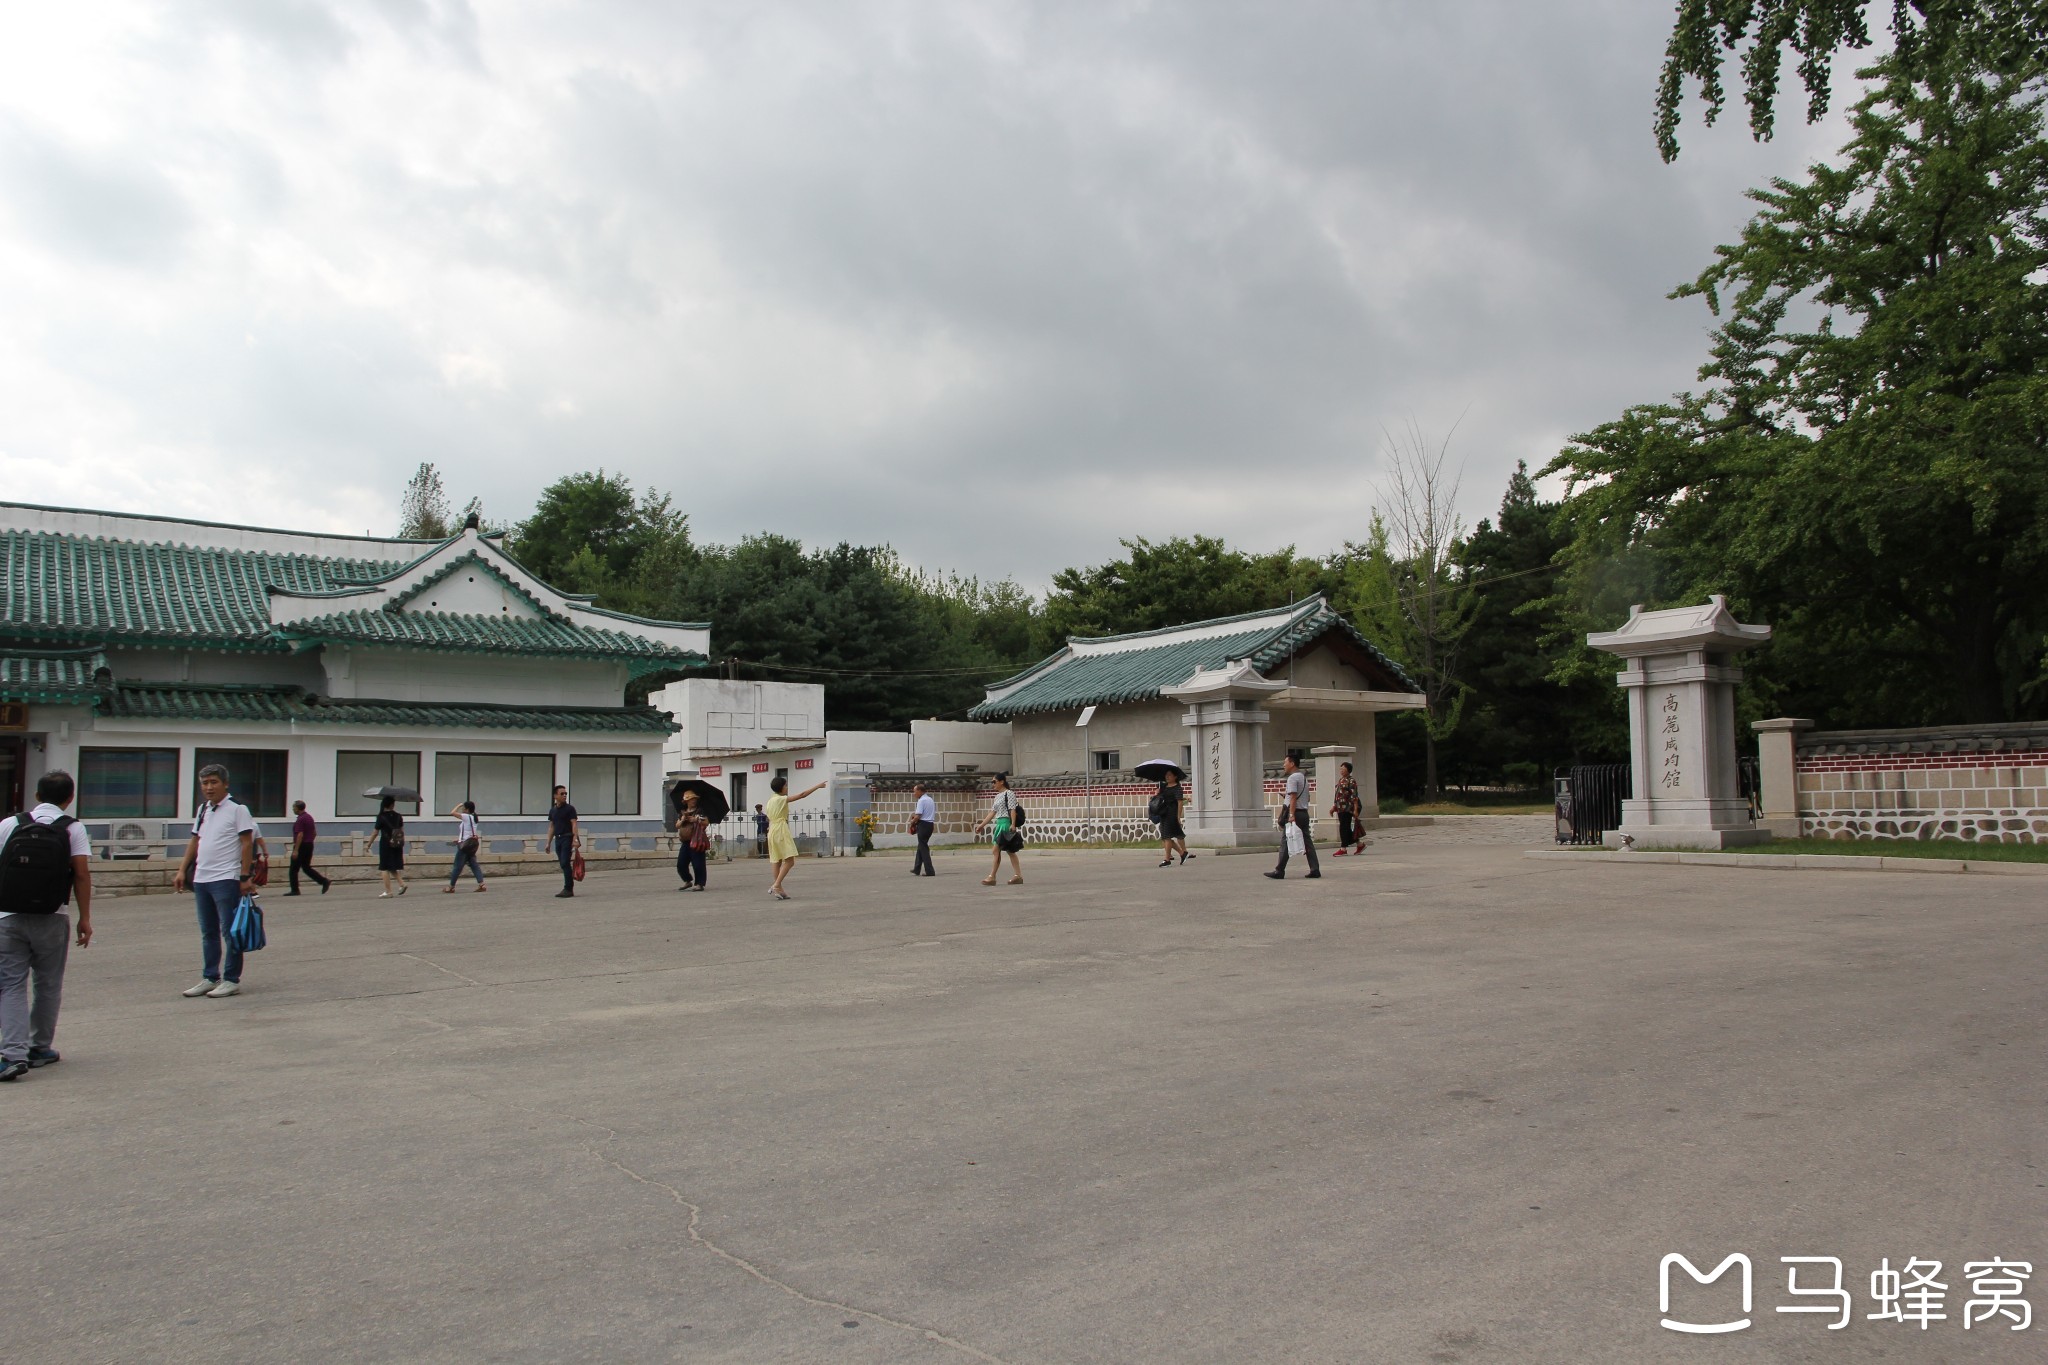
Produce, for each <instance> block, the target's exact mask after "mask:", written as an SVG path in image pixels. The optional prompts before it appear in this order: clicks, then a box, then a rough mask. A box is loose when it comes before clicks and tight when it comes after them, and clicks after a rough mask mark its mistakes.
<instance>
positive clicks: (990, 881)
mask: <svg viewBox="0 0 2048 1365" xmlns="http://www.w3.org/2000/svg"><path fill="white" fill-rule="evenodd" d="M981 884H982V885H983V886H994V885H995V884H996V879H995V878H994V877H983V878H982V879H981Z"/></svg>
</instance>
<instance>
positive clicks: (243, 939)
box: [227, 896, 268, 953]
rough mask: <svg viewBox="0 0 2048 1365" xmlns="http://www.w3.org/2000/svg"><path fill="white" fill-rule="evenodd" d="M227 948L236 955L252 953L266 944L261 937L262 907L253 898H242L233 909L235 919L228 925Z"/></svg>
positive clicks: (265, 940)
mask: <svg viewBox="0 0 2048 1365" xmlns="http://www.w3.org/2000/svg"><path fill="white" fill-rule="evenodd" d="M227 939H228V946H229V947H230V948H233V949H234V950H235V951H236V952H238V953H253V952H257V951H258V950H260V949H261V948H262V947H263V945H264V944H265V943H266V942H268V940H267V939H265V938H264V936H263V907H262V906H260V905H258V904H257V903H256V901H255V898H254V897H251V896H244V897H242V903H241V904H240V905H238V906H236V907H235V917H234V919H233V920H231V921H229V923H228V934H227Z"/></svg>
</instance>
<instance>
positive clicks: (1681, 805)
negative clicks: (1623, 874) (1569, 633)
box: [1586, 594, 1771, 849]
mask: <svg viewBox="0 0 2048 1365" xmlns="http://www.w3.org/2000/svg"><path fill="white" fill-rule="evenodd" d="M1770 638H1771V628H1770V627H1769V626H1753V625H1743V624H1742V623H1741V622H1739V621H1737V620H1736V619H1735V617H1734V615H1733V614H1732V613H1731V612H1730V611H1729V610H1728V603H1727V601H1726V600H1725V599H1724V598H1722V597H1721V596H1720V595H1719V594H1716V595H1714V596H1712V597H1710V598H1708V599H1707V603H1706V605H1705V606H1699V607H1675V608H1672V609H1670V610H1667V611H1644V610H1643V609H1642V608H1641V607H1631V608H1629V614H1628V621H1627V623H1626V624H1624V625H1623V626H1622V627H1621V629H1619V630H1613V631H1606V632H1596V633H1594V634H1592V635H1588V636H1587V637H1586V643H1587V644H1589V645H1591V646H1592V647H1593V648H1595V649H1598V650H1604V651H1605V652H1607V653H1609V654H1617V655H1620V656H1621V658H1622V659H1623V660H1625V661H1626V667H1624V668H1623V670H1622V671H1621V672H1620V673H1618V674H1616V675H1615V681H1616V682H1617V683H1619V684H1620V685H1621V686H1622V687H1623V688H1625V689H1626V690H1627V692H1628V741H1629V763H1630V769H1631V771H1630V783H1631V794H1630V798H1629V799H1628V800H1626V801H1623V802H1622V803H1621V828H1620V829H1617V830H1610V831H1608V834H1607V842H1608V843H1610V844H1620V843H1621V842H1622V836H1623V835H1629V836H1632V837H1633V838H1634V840H1635V843H1636V844H1637V845H1638V846H1639V847H1645V848H1703V849H1716V848H1729V847H1733V846H1736V845H1740V844H1757V843H1763V842H1764V841H1766V840H1768V839H1769V838H1770V837H1771V834H1770V831H1769V830H1768V829H1765V828H1763V827H1761V826H1759V825H1758V824H1757V823H1756V822H1755V821H1754V820H1752V819H1751V818H1750V814H1749V802H1748V801H1747V800H1746V799H1744V797H1743V796H1742V793H1741V790H1740V788H1739V786H1738V781H1737V774H1736V766H1735V685H1736V684H1737V683H1739V682H1741V681H1742V670H1741V669H1740V668H1737V667H1736V666H1735V664H1734V662H1733V660H1734V658H1735V655H1736V654H1737V653H1739V652H1740V651H1742V650H1746V649H1754V648H1756V647H1757V646H1758V645H1760V644H1763V643H1765V642H1766V641H1768V640H1769V639H1770Z"/></svg>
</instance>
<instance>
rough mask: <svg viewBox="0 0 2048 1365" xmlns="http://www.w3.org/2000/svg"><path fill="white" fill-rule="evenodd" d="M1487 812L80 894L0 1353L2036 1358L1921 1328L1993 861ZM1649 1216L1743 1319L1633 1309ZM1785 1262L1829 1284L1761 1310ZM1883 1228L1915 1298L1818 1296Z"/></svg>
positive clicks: (1950, 1196)
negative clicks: (1711, 855) (1904, 1304)
mask: <svg viewBox="0 0 2048 1365" xmlns="http://www.w3.org/2000/svg"><path fill="white" fill-rule="evenodd" d="M1532 828H1540V825H1537V826H1533V827H1532ZM1475 831H1476V832H1475ZM1489 831H1491V832H1489ZM1503 831H1505V833H1503ZM1524 838H1526V836H1525V835H1523V834H1521V833H1519V832H1518V829H1517V827H1515V826H1511V825H1499V826H1468V827H1446V828H1445V829H1440V830H1436V831H1427V830H1414V831H1403V832H1401V834H1400V836H1399V837H1394V836H1391V835H1390V836H1388V837H1387V838H1385V839H1383V840H1381V841H1380V843H1379V844H1378V845H1377V846H1376V847H1375V848H1374V850H1373V851H1372V852H1371V853H1370V854H1369V855H1367V856H1366V857H1365V858H1363V859H1336V858H1331V857H1329V856H1327V854H1326V855H1325V857H1324V859H1323V867H1324V872H1325V876H1324V878H1323V879H1322V880H1321V881H1319V882H1306V881H1301V880H1295V879H1290V880H1289V881H1287V882H1286V883H1284V884H1277V885H1276V884H1275V883H1272V882H1270V881H1267V880H1265V879H1264V878H1262V877H1260V876H1259V875H1258V874H1259V872H1260V871H1261V870H1262V869H1263V868H1264V867H1265V866H1266V863H1265V862H1264V860H1262V859H1260V858H1255V857H1213V856H1205V857H1200V858H1197V859H1196V860H1194V861H1192V862H1190V863H1189V864H1187V865H1186V866H1185V867H1180V868H1172V869H1159V868H1157V867H1155V866H1154V862H1155V859H1153V858H1152V857H1150V856H1148V855H1147V854H1146V853H1145V852H1143V851H1130V852H1117V853H1080V852H1076V853H1065V854H1061V853H1037V852H1032V853H1029V854H1027V858H1026V869H1027V876H1028V880H1027V882H1026V884H1025V885H1023V886H1021V887H1009V886H998V887H994V888H986V887H982V886H979V885H977V884H976V879H977V878H978V877H979V876H980V875H981V874H982V873H983V872H984V871H985V869H986V862H985V860H984V859H983V858H982V857H980V856H979V855H970V854H968V853H946V854H942V855H941V856H940V859H939V870H940V874H941V875H940V876H939V877H937V878H934V879H925V880H916V881H913V880H911V879H910V878H909V877H908V876H907V875H906V874H907V872H908V868H909V862H908V859H907V857H894V856H892V857H876V858H868V859H858V860H856V859H842V860H838V861H833V862H820V861H806V862H804V863H802V864H800V865H799V867H798V868H797V870H796V872H795V874H794V875H793V877H792V879H791V883H790V886H791V890H792V891H793V892H794V893H795V895H796V897H797V898H796V899H795V900H792V901H790V902H787V903H778V902H775V901H772V900H770V899H769V898H768V897H767V895H766V894H765V884H766V877H765V873H764V871H763V868H762V866H761V865H759V864H753V865H749V864H737V865H723V866H718V867H715V868H714V869H713V874H712V875H713V889H712V890H711V891H710V892H708V893H706V894H703V895H680V894H677V893H676V892H675V891H674V890H673V887H674V879H673V877H671V876H669V875H666V874H664V873H657V872H632V873H621V874H618V875H615V876H612V877H609V878H607V879H605V880H603V881H601V882H596V881H594V882H591V883H586V885H585V888H584V894H583V895H581V896H580V897H579V898H578V899H576V900H575V901H573V902H570V901H558V900H554V899H552V898H551V895H550V893H551V891H552V889H553V887H552V885H551V884H549V883H548V882H546V881H545V880H543V879H539V878H526V879H519V880H507V881H504V882H501V883H498V884H496V885H494V886H493V888H492V890H491V891H490V893H489V894H487V895H475V894H472V893H470V892H469V891H468V890H467V889H466V888H465V889H464V890H462V891H461V892H459V893H457V894H456V895H441V894H439V893H438V890H437V888H436V887H434V886H433V885H432V884H430V883H426V882H421V881H416V882H415V885H414V890H413V891H412V893H411V894H410V895H409V896H407V897H405V898H403V899H401V900H395V901H384V900H378V899H375V898H374V897H373V896H372V895H371V894H370V892H369V889H368V888H347V889H339V888H338V889H337V890H336V891H335V892H334V893H333V894H332V895H329V896H326V897H319V896H307V897H303V898H300V899H297V900H291V899H286V898H283V897H282V896H281V895H277V894H273V895H271V896H269V897H267V898H266V899H267V902H268V912H269V921H270V935H271V946H270V948H269V949H267V950H266V951H264V952H262V953H260V954H258V955H256V956H254V957H253V958H252V959H251V962H250V966H249V969H248V972H247V976H246V985H247V991H246V993H245V994H244V995H242V996H241V997H239V998H237V999H232V1000H224V1001H215V1000H205V999H200V1000H186V999H182V998H180V997H179V995H178V991H179V990H180V989H182V988H183V987H185V986H187V985H189V984H190V983H191V982H192V981H193V980H194V979H195V978H196V976H197V966H198V951H197V943H196V941H195V940H196V933H195V931H194V926H193V913H192V910H191V907H190V904H189V902H187V901H186V900H184V899H182V898H172V897H149V898H136V899H125V900H120V901H113V902H108V903H107V904H105V905H104V906H103V907H102V908H101V910H100V913H99V915H98V916H97V917H96V918H97V921H98V930H99V940H98V941H97V942H96V943H95V944H94V945H93V946H92V947H91V948H90V949H87V950H85V951H78V950H74V951H73V954H72V958H71V964H72V965H71V972H70V981H69V987H68V991H67V996H66V1005H65V1011H64V1018H63V1023H62V1026H61V1029H60V1034H59V1039H58V1044H59V1047H60V1048H61V1050H62V1051H63V1053H64V1057H65V1060H64V1061H63V1063H62V1064H61V1065H59V1066H56V1067H53V1068H49V1069H46V1070H42V1071H38V1072H35V1073H33V1074H31V1075H30V1076H29V1077H27V1078H25V1079H24V1080H22V1081H20V1082H18V1083H15V1084H12V1085H8V1086H4V1087H0V1131H4V1133H5V1135H6V1138H7V1147H8V1156H7V1162H8V1179H7V1186H6V1188H7V1192H8V1195H9V1198H8V1200H7V1209H6V1215H5V1223H4V1226H5V1229H6V1236H5V1238H4V1246H5V1249H6V1254H5V1255H4V1256H0V1313H4V1315H5V1326H4V1336H0V1340H4V1341H5V1343H6V1349H5V1352H4V1354H5V1356H6V1357H7V1358H8V1359H12V1360H20V1361H36V1362H41V1363H44V1365H55V1363H56V1362H70V1361H245V1360H246V1361H255V1360H264V1361H295V1360H296V1361H311V1360H319V1361H351V1362H353V1361H518V1362H526V1361H531V1362H555V1361H639V1360H648V1361H655V1360H686V1361H715V1362H726V1361H730V1362H750V1363H751V1362H775V1361H794V1362H809V1361H833V1362H842V1361H843V1362H870V1361H934V1362H937V1361H952V1360H969V1361H973V1360H980V1361H1006V1362H1027V1361H1030V1362H1039V1361H1046V1362H1051V1361H1060V1362H1068V1361H1161V1362H1176V1363H1177V1365H1178V1363H1181V1362H1219V1363H1223V1362H1228V1363H1230V1365H1240V1363H1241V1362H1249V1361H1312V1362H1320V1361H1367V1362H1378V1361H1417V1362H1440V1363H1443V1365H1448V1363H1450V1362H1474V1363H1475V1365H1477V1363H1478V1362H1488V1361H1502V1362H1532V1361H1544V1362H1547V1361H1559V1362H1607V1361H1612V1362H1643V1361H1665V1360H1673V1361H1677V1360H1686V1361H1713V1362H1724V1361H1725V1362H1752V1361H1836V1360H1841V1361H1863V1360H1878V1359H1883V1360H1887V1361H1901V1360H1906V1361H1918V1360H1927V1361H1937V1360H1938V1361H1980V1360H1981V1361H2016V1360H2023V1359H2024V1360H2038V1359H2040V1358H2041V1356H2042V1346H2041V1344H2040V1341H2041V1339H2042V1338H2041V1334H2042V1333H2044V1332H2048V1325H2041V1326H2036V1327H2034V1328H2032V1329H2030V1330H2028V1331H2025V1332H2013V1331H2009V1330H2004V1329H2005V1327H2006V1326H2007V1325H2008V1324H2007V1323H2006V1322H2003V1321H2000V1322H1994V1323H1991V1324H1983V1323H1980V1324H1977V1325H1976V1326H1974V1327H1972V1328H1971V1329H1969V1330H1968V1331H1965V1330H1964V1328H1963V1326H1962V1323H1961V1316H1962V1311H1963V1303H1964V1300H1965V1298H1966V1297H1968V1289H1969V1286H1968V1282H1967V1281H1966V1280H1965V1279H1964V1278H1963V1276H1962V1273H1961V1272H1962V1268H1963V1263H1964V1262H1965V1261H1966V1260H1967V1261H1977V1260H1986V1259H1990V1258H1992V1257H1994V1256H1995V1257H2003V1258H2006V1259H2009V1260H2010V1259H2018V1260H2026V1261H2031V1262H2033V1263H2034V1264H2035V1265H2036V1266H2037V1267H2040V1269H2041V1271H2042V1273H2043V1275H2048V1264H2044V1262H2048V1218H2044V1216H2043V1215H2044V1213H2048V1188H2044V1187H2048V1153H2044V1151H2043V1144H2042V1133H2043V1107H2042V1101H2043V1098H2044V1088H2043V1057H2042V1042H2043V1039H2042V1020H2043V1008H2044V1003H2048V986H2044V982H2043V977H2044V973H2043V968H2042V963H2043V961H2044V958H2048V908H2044V906H2043V904H2042V902H2041V895H2040V891H2039V890H2038V889H2037V888H2036V885H2035V884H2034V883H2031V882H2027V881H2020V880H2007V879H2000V878H1982V879H1979V878H1964V877H1906V876H1895V875H1894V876H1887V875H1883V874H1879V873H1855V872H1847V873H1839V874H1836V873H1811V872H1805V873H1799V872H1787V873H1782V874H1780V873H1774V872H1756V871H1723V870H1717V869H1712V868H1692V867H1677V866H1654V867H1640V868H1618V867H1613V866H1597V867H1578V866H1570V865H1561V864H1557V863H1547V862H1537V861H1533V860H1526V859H1523V858H1522V857H1521V856H1520V847H1521V843H1520V840H1522V839H1524ZM1293 870H1294V871H1297V872H1298V871H1299V870H1300V864H1299V863H1297V864H1295V867H1294V869H1293ZM1674 1251H1675V1252H1681V1253H1684V1254H1686V1255H1687V1256H1688V1257H1689V1258H1690V1259H1691V1260H1692V1261H1693V1262H1694V1263H1696V1264H1698V1265H1699V1266H1700V1267H1701V1268H1702V1269H1703V1270H1705V1269H1709V1268H1711V1267H1712V1266H1713V1265H1714V1264H1716V1263H1718V1262H1719V1261H1720V1260H1721V1259H1722V1258H1723V1257H1724V1256H1725V1255H1727V1254H1728V1253H1731V1252H1737V1251H1740V1252H1744V1253H1746V1254H1747V1255H1748V1256H1749V1257H1750V1258H1751V1260H1752V1261H1753V1263H1754V1265H1755V1290H1754V1295H1755V1304H1754V1310H1753V1312H1752V1313H1751V1314H1750V1316H1751V1318H1752V1319H1753V1326H1752V1327H1751V1328H1749V1329H1748V1330H1745V1331H1741V1332H1738V1333H1734V1334H1732V1335H1728V1336H1720V1337H1682V1336H1679V1335H1677V1334H1674V1333H1672V1332H1669V1331H1666V1330H1664V1329H1662V1328H1660V1327H1659V1326H1658V1319H1659V1316H1660V1313H1659V1311H1658V1302H1657V1275H1658V1263H1659V1260H1660V1258H1661V1257H1662V1256H1663V1255H1664V1254H1665V1253H1667V1252H1674ZM1800 1255H1817V1256H1825V1255H1832V1256H1837V1257H1840V1258H1842V1259H1843V1261H1844V1263H1845V1265H1846V1268H1847V1275H1846V1279H1845V1285H1846V1287H1847V1288H1848V1289H1850V1290H1851V1291H1852V1292H1853V1294H1854V1299H1855V1302H1854V1309H1853V1311H1854V1314H1855V1317H1854V1320H1853V1321H1852V1322H1851V1324H1850V1325H1849V1326H1848V1327H1847V1328H1846V1329H1844V1330H1841V1331H1829V1330H1828V1329H1827V1327H1826V1320H1825V1319H1823V1318H1821V1317H1818V1316H1800V1315H1784V1314H1779V1313H1777V1312H1776V1311H1775V1307H1776V1306H1778V1305H1782V1304H1790V1303H1794V1302H1805V1303H1811V1302H1815V1301H1814V1300H1800V1301H1795V1300H1792V1299H1790V1298H1788V1296H1787V1295H1786V1293H1785V1270H1784V1267H1783V1266H1781V1265H1780V1264H1779V1261H1778V1258H1779V1257H1780V1256H1800ZM1916 1256H1917V1257H1923V1258H1929V1259H1938V1260H1941V1261H1942V1262H1944V1267H1945V1270H1944V1273H1942V1274H1941V1275H1940V1276H1939V1277H1938V1278H1940V1279H1941V1280H1943V1281H1944V1282H1945V1283H1946V1284H1947V1285H1948V1286H1949V1288H1948V1294H1947V1299H1946V1310H1947V1312H1948V1318H1947V1320H1946V1321H1938V1322H1935V1323H1934V1324H1933V1326H1932V1327H1931V1328H1929V1329H1928V1330H1926V1331H1924V1332H1923V1331H1922V1330H1920V1329H1919V1328H1917V1327H1910V1326H1902V1325H1900V1324H1897V1323H1891V1322H1881V1321H1870V1320H1867V1319H1866V1318H1865V1316H1864V1315H1865V1314H1866V1313H1869V1312H1871V1311H1872V1310H1873V1307H1874V1305H1873V1304H1872V1302H1871V1301H1870V1299H1869V1297H1868V1293H1867V1282H1868V1277H1869V1274H1870V1272H1871V1271H1872V1270H1873V1269H1875V1268H1876V1267H1877V1263H1878V1260H1879V1258H1881V1257H1882V1258H1889V1260H1890V1262H1891V1265H1892V1266H1893V1267H1894V1268H1896V1267H1899V1266H1901V1265H1902V1264H1903V1263H1904V1262H1905V1261H1906V1260H1907V1259H1908V1258H1911V1257H1916ZM1814 1282H1815V1280H1814V1278H1813V1276H1812V1275H1802V1283H1803V1284H1810V1283H1814ZM1730 1288H1731V1282H1730V1281H1722V1282H1721V1283H1720V1284H1717V1285H1716V1286H1715V1287H1714V1288H1713V1289H1712V1290H1692V1289H1689V1288H1686V1287H1683V1286H1682V1287H1681V1288H1680V1289H1679V1290H1678V1291H1677V1292H1676V1293H1675V1295H1674V1303H1673V1311H1674V1313H1691V1314H1693V1315H1694V1316H1696V1317H1698V1318H1700V1319H1702V1320H1712V1319H1715V1318H1717V1317H1728V1316H1732V1313H1731V1312H1728V1311H1723V1310H1729V1309H1730V1308H1731V1305H1732V1298H1731V1297H1730V1296H1729V1295H1726V1294H1723V1293H1722V1292H1721V1291H1724V1290H1729V1289H1730ZM2027 1297H2028V1298H2029V1299H2031V1300H2034V1301H2036V1302H2037V1303H2041V1306H2043V1307H2048V1302H2042V1300H2043V1299H2044V1298H2048V1294H2044V1293H2033V1292H2030V1293H2029V1294H2028V1295H2027Z"/></svg>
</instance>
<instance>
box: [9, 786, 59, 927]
mask: <svg viewBox="0 0 2048 1365" xmlns="http://www.w3.org/2000/svg"><path fill="white" fill-rule="evenodd" d="M77 823H78V822H77V821H76V820H73V819H72V818H71V817H70V816H68V815H60V816H58V817H57V818H56V819H54V820H52V821H51V822H50V823H49V824H47V825H41V824H37V823H36V822H35V821H34V820H32V819H30V818H29V814H28V812H27V811H23V812H22V813H21V814H19V815H17V816H15V817H14V833H13V834H11V835H9V836H8V839H7V847H5V848H0V910H5V911H6V912H7V913H8V914H10V915H54V914H56V913H57V912H58V911H59V910H62V909H63V908H64V907H65V906H66V905H69V904H70V903H71V882H72V879H73V876H74V873H73V870H72V867H71V827H72V826H73V825H75V824H77Z"/></svg>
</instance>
